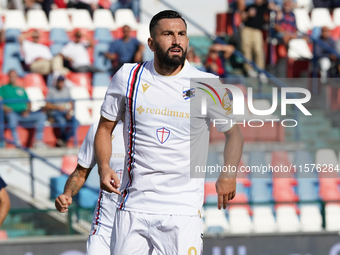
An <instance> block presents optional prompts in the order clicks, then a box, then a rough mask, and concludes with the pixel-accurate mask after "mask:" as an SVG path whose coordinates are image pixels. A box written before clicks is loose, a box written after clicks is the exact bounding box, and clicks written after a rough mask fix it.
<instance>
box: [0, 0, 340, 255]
mask: <svg viewBox="0 0 340 255" xmlns="http://www.w3.org/2000/svg"><path fill="white" fill-rule="evenodd" d="M99 2H100V3H102V5H103V6H106V7H107V8H108V6H110V2H109V1H108V0H100V1H99ZM112 2H115V1H112ZM231 2H233V1H227V0H211V1H209V2H207V1H204V0H199V1H180V0H173V1H168V0H140V19H139V21H137V20H136V18H135V17H134V15H133V13H132V11H131V10H130V9H121V10H118V11H117V13H116V15H115V18H113V17H112V15H111V12H110V11H109V10H108V9H107V8H103V9H97V10H95V11H94V13H93V18H91V16H90V15H89V13H88V12H87V11H85V10H77V9H72V8H65V4H64V5H63V3H60V1H56V2H55V3H56V4H57V5H58V6H59V8H58V9H53V10H51V12H50V13H49V19H48V18H47V17H46V14H45V13H44V12H43V11H42V10H28V11H27V13H25V12H23V11H20V10H10V9H6V8H1V9H0V18H1V19H2V21H3V32H4V41H3V42H2V43H1V45H0V54H1V57H0V84H1V85H3V84H6V83H7V82H8V75H7V73H8V71H9V70H11V69H15V70H16V71H17V73H18V74H19V76H20V79H19V82H20V84H21V85H22V86H23V87H24V88H25V90H26V91H27V94H28V96H29V99H30V100H31V102H32V104H33V108H34V109H39V108H40V107H41V106H43V105H44V99H45V97H46V94H47V91H48V89H49V88H50V87H51V86H52V74H50V75H48V76H47V77H42V76H41V75H40V74H36V73H30V72H27V71H26V70H24V68H23V67H22V64H21V63H22V56H21V54H20V46H19V44H18V41H17V37H18V36H19V35H20V34H21V33H26V32H27V31H29V30H31V29H38V30H39V31H40V33H41V40H42V41H41V43H43V44H45V45H47V46H49V47H50V49H51V51H52V54H53V55H56V54H58V53H59V51H60V49H61V48H62V47H63V45H65V43H67V42H68V41H70V38H71V36H72V31H74V30H75V29H79V28H80V29H81V30H82V31H83V32H84V33H86V34H87V35H88V36H90V37H92V38H93V39H94V40H95V42H96V44H95V46H94V48H93V49H92V50H89V54H90V56H91V61H92V63H93V64H94V66H96V67H98V68H104V69H106V70H107V72H104V73H94V74H93V75H91V74H89V73H69V74H68V75H67V79H68V80H70V81H71V82H72V87H71V95H72V99H73V100H75V102H76V105H75V115H76V117H77V119H78V120H79V122H80V126H79V127H78V129H77V135H76V136H75V137H74V138H72V139H71V140H70V141H69V142H68V144H67V147H62V148H56V147H55V142H56V138H55V135H54V132H53V129H54V127H53V126H52V125H51V124H50V123H48V122H46V126H45V134H44V142H45V143H46V144H48V145H49V146H50V148H48V149H32V148H30V147H29V148H27V149H25V150H22V149H17V148H15V146H14V145H11V144H10V143H9V142H8V141H9V140H10V139H11V134H10V131H9V129H8V128H7V127H6V125H5V124H4V120H3V114H0V116H2V117H1V118H2V119H1V120H0V124H1V125H0V127H1V128H0V133H1V136H0V138H1V141H0V142H1V147H2V148H0V175H1V177H2V178H3V179H4V180H5V181H6V182H7V184H8V185H9V186H8V188H7V190H8V192H9V194H10V197H11V201H12V208H11V210H10V213H9V215H8V216H7V218H6V220H5V222H4V224H3V226H2V227H1V229H0V254H1V255H4V254H6V255H7V254H10V255H14V254H18V255H40V254H53V255H59V254H65V255H66V254H69V255H71V254H75V255H76V254H84V251H85V240H86V239H87V235H88V232H89V227H90V223H91V219H92V213H93V209H94V206H95V204H96V201H97V195H98V189H99V187H98V182H99V181H98V176H97V171H96V169H94V170H93V171H92V174H91V175H90V176H89V178H88V181H87V183H86V187H84V188H83V189H81V191H80V192H79V194H78V195H77V197H76V198H75V200H74V201H75V203H74V205H73V206H72V207H71V208H70V211H69V213H68V214H59V213H58V212H57V211H56V210H55V208H54V199H55V197H57V196H58V195H59V194H61V193H62V192H63V187H64V184H65V182H66V179H67V177H68V175H69V174H70V173H71V172H72V171H73V170H74V168H75V166H76V164H77V163H76V162H77V152H78V148H79V145H80V144H81V142H82V140H83V139H84V136H85V135H86V132H87V129H88V127H89V125H90V124H91V123H93V121H94V120H96V119H98V118H99V107H100V105H101V100H102V99H103V97H104V94H105V91H106V88H107V86H108V84H109V81H110V73H109V68H110V63H109V64H108V63H107V60H105V58H104V57H103V53H105V51H107V49H108V47H109V44H110V43H111V42H112V41H114V40H117V39H119V38H121V37H122V26H123V25H126V24H128V25H129V26H130V27H131V28H132V30H133V34H134V35H135V36H136V37H137V38H138V40H140V41H141V42H142V43H143V44H144V45H145V46H146V48H147V44H146V41H147V38H148V23H149V20H150V18H151V17H152V16H153V15H154V14H155V13H157V12H158V11H161V10H164V9H175V10H178V11H179V12H181V13H182V14H183V16H184V18H186V20H187V22H188V35H189V38H190V45H191V46H192V47H193V48H194V50H195V52H196V54H197V56H198V57H199V58H200V59H201V61H202V62H204V60H205V59H206V56H207V55H208V52H209V47H210V46H211V45H212V44H213V42H214V41H215V42H216V41H217V42H218V43H227V44H233V42H232V40H233V38H235V35H236V34H237V31H238V29H239V27H240V26H241V22H240V14H239V13H238V12H235V11H233V10H232V9H231V8H230V7H229V3H231ZM252 2H253V1H246V3H247V4H250V3H252ZM2 6H3V7H5V6H6V3H5V1H2ZM294 13H295V16H296V24H297V28H298V30H299V31H300V32H302V33H304V36H305V37H306V38H307V39H308V40H305V39H301V38H298V39H293V40H291V41H290V42H289V45H288V47H287V49H286V50H285V49H283V50H282V45H280V44H277V42H276V41H275V40H274V39H273V38H272V26H271V24H272V23H271V22H272V20H271V18H270V17H268V23H267V24H266V26H265V27H264V30H263V34H264V36H263V38H264V42H265V43H264V49H263V50H264V52H265V56H266V70H261V69H259V68H257V67H256V65H255V64H254V63H253V65H254V67H255V70H258V71H259V72H260V73H265V74H266V75H267V77H269V78H270V79H269V80H267V81H263V80H261V79H258V78H247V77H246V75H245V72H244V70H243V63H244V62H245V61H248V60H247V59H245V58H244V56H243V55H242V53H241V50H240V49H239V48H238V47H237V45H235V47H236V51H235V53H234V54H233V56H232V57H231V58H230V59H228V60H227V61H225V62H224V66H223V67H224V71H225V73H227V77H228V78H227V79H229V80H227V81H228V82H230V83H232V84H237V86H239V87H240V88H241V89H242V90H243V91H244V92H245V96H246V97H247V88H249V87H251V88H253V98H254V100H253V103H254V107H255V108H256V109H269V108H270V106H271V103H272V94H271V91H272V88H273V87H284V86H296V87H303V88H307V89H309V90H310V91H311V93H312V99H311V100H310V101H309V102H308V103H307V104H305V106H306V108H307V109H308V110H309V111H310V112H311V113H312V116H305V115H303V114H302V113H301V112H300V111H299V110H298V109H295V108H293V107H291V108H289V109H288V111H287V116H281V112H280V107H278V109H277V111H275V112H274V113H273V115H272V116H271V118H270V119H274V118H277V119H295V120H296V121H297V122H298V125H297V126H296V127H294V128H285V127H283V126H282V125H281V124H280V122H274V124H273V125H274V127H271V125H272V123H271V122H268V121H267V122H266V121H265V122H264V125H263V126H262V127H258V128H251V127H249V126H248V125H246V126H245V127H242V126H241V129H242V132H243V135H244V137H245V148H244V154H243V156H242V160H241V163H240V166H260V165H262V166H263V165H268V164H271V165H272V166H280V165H283V166H288V167H289V166H290V165H291V164H294V165H297V166H300V165H301V166H304V165H305V164H332V165H333V166H339V164H340V163H339V162H340V161H339V160H340V130H339V127H340V121H339V120H340V118H339V108H340V87H339V83H338V82H337V78H336V77H332V78H330V79H328V80H327V82H320V80H319V79H318V77H319V70H318V65H317V59H316V57H315V56H314V54H313V52H314V50H313V49H314V48H315V45H316V44H318V42H317V40H316V38H318V37H319V36H320V31H321V27H323V26H327V27H329V28H330V29H331V30H332V36H333V38H334V40H339V33H338V31H339V28H340V9H338V8H334V9H333V8H313V4H312V0H297V1H296V7H295V9H294ZM236 38H237V37H236ZM236 41H237V40H236ZM326 48H327V47H326ZM326 50H329V51H330V53H332V54H335V55H336V57H337V58H338V59H340V58H339V56H340V55H339V54H338V53H336V52H334V51H335V50H336V49H326ZM144 59H145V60H148V59H150V52H148V50H145V52H144ZM277 77H279V78H277ZM279 102H280V100H279ZM242 118H243V116H242ZM245 118H246V119H247V120H250V119H259V117H258V116H255V115H252V113H250V112H249V111H248V108H247V107H246V116H245ZM18 132H19V136H20V139H21V141H22V144H26V141H27V140H28V139H29V138H30V137H31V135H32V132H33V131H32V130H30V129H27V128H26V127H22V126H19V127H18ZM223 141H224V136H223V134H222V135H221V134H219V133H218V132H217V131H216V130H215V129H214V128H211V136H210V151H209V156H208V165H210V166H216V164H218V165H221V164H222V162H223V156H222V150H223V144H224V142H223ZM27 144H28V145H29V143H27ZM287 176H288V178H280V177H281V176H280V175H276V174H275V173H274V174H271V173H267V174H265V175H262V174H257V173H242V174H240V175H239V178H238V180H237V195H236V197H235V198H234V199H233V201H232V202H231V203H230V205H229V206H228V208H227V209H226V210H221V211H218V210H217V209H216V203H217V196H216V192H215V186H214V183H215V180H216V178H217V175H216V176H215V175H208V176H207V178H206V183H205V206H204V211H203V217H204V218H203V219H204V230H205V243H204V252H203V254H205V255H247V254H248V255H251V254H253V255H265V254H267V255H269V254H275V255H280V254H282V255H288V254H311V255H312V254H313V255H315V254H318V255H321V254H322V255H324V254H330V255H336V254H339V253H340V238H339V235H338V233H339V231H340V189H339V184H340V178H339V174H338V173H337V172H335V171H333V172H332V173H330V174H327V175H324V176H323V175H322V173H318V172H317V171H314V172H313V173H303V172H301V173H299V172H298V173H293V172H290V173H288V175H286V176H285V177H287ZM67 251H68V252H69V253H66V252H67ZM64 252H65V253H64Z"/></svg>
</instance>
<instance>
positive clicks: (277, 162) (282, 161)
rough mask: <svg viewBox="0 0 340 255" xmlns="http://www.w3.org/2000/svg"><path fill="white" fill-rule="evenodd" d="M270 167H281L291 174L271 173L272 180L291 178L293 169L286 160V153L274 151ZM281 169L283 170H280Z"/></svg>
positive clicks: (282, 172)
mask: <svg viewBox="0 0 340 255" xmlns="http://www.w3.org/2000/svg"><path fill="white" fill-rule="evenodd" d="M271 165H272V166H273V167H280V169H281V166H283V167H284V168H285V169H288V171H291V172H284V171H283V170H280V171H278V172H274V173H273V177H274V178H292V177H293V172H294V169H293V168H292V167H291V163H290V161H289V159H288V154H287V152H286V151H274V152H273V153H272V162H271ZM282 169H283V168H282Z"/></svg>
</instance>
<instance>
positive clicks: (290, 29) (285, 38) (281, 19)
mask: <svg viewBox="0 0 340 255" xmlns="http://www.w3.org/2000/svg"><path fill="white" fill-rule="evenodd" d="M275 31H276V33H275V35H274V37H275V38H277V39H278V40H279V43H283V44H285V45H288V42H289V41H290V40H291V39H294V38H296V37H297V27H296V20H295V15H294V13H293V2H292V0H285V1H284V3H283V10H282V11H279V12H277V16H276V24H275Z"/></svg>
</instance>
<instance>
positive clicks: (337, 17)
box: [333, 8, 340, 26]
mask: <svg viewBox="0 0 340 255" xmlns="http://www.w3.org/2000/svg"><path fill="white" fill-rule="evenodd" d="M333 22H334V25H335V26H340V8H335V9H334V10H333Z"/></svg>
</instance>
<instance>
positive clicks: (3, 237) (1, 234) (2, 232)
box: [0, 230, 8, 240]
mask: <svg viewBox="0 0 340 255" xmlns="http://www.w3.org/2000/svg"><path fill="white" fill-rule="evenodd" d="M6 239H8V235H7V232H6V231H5V230H0V240H6Z"/></svg>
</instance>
